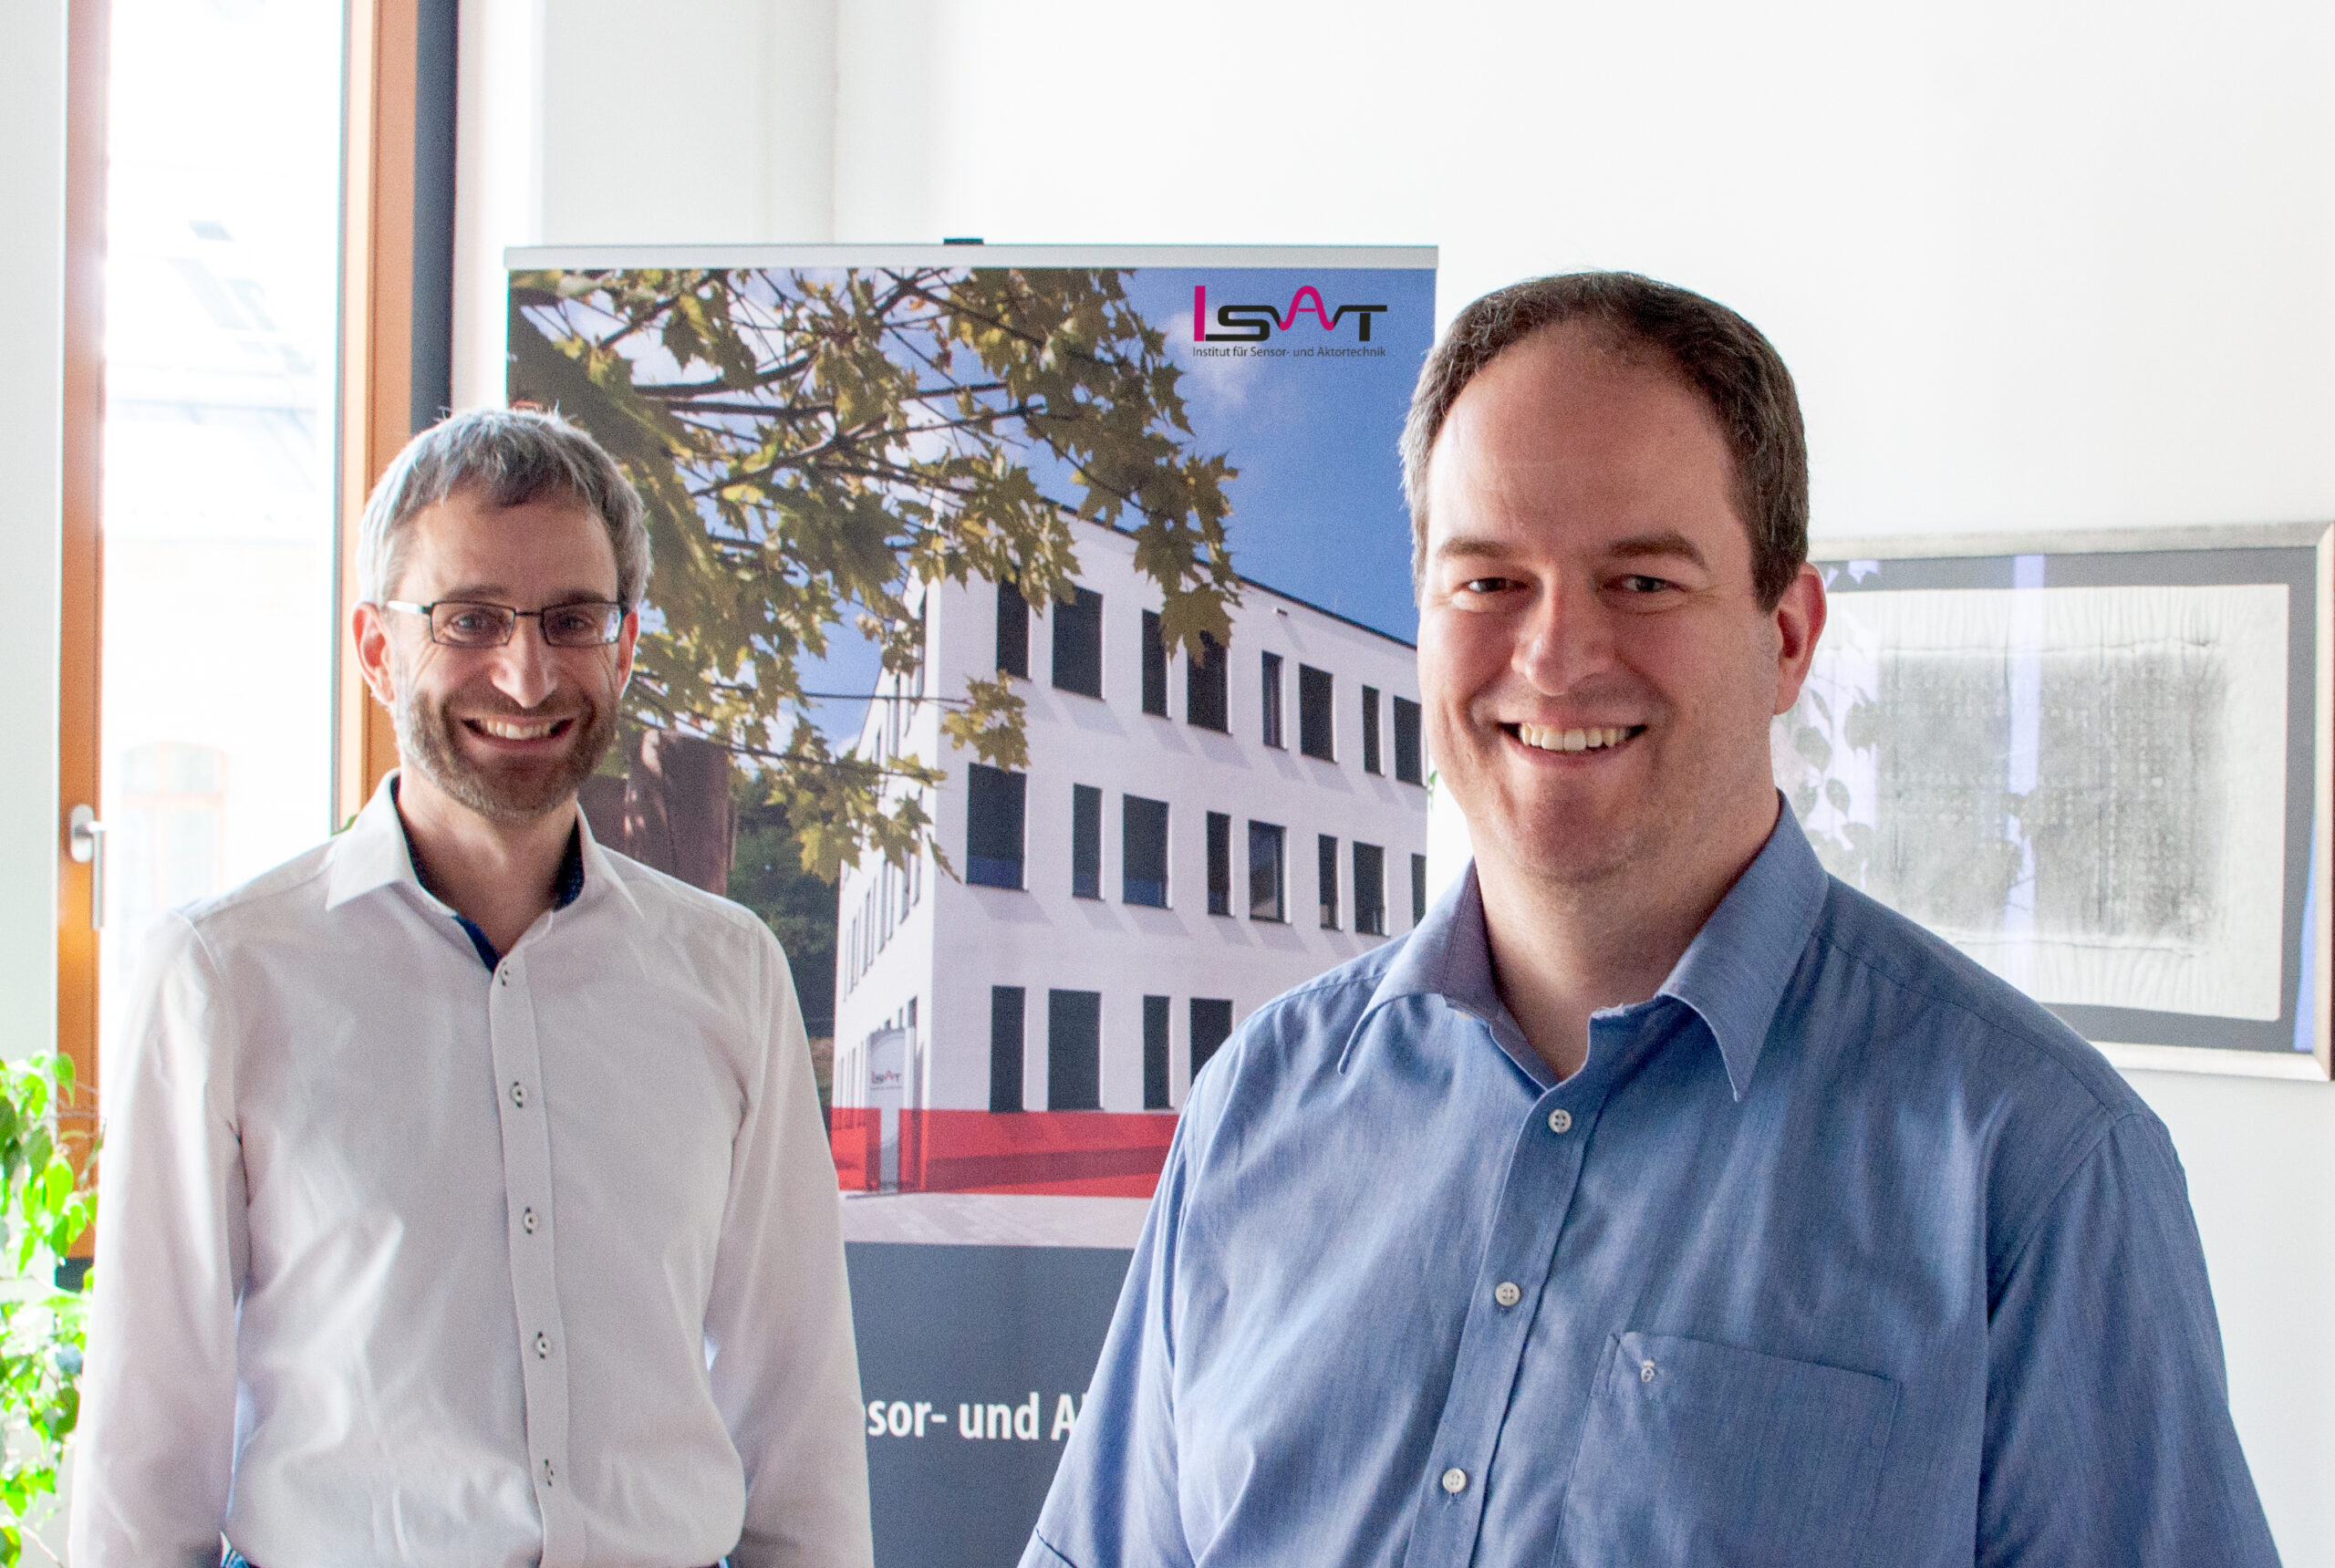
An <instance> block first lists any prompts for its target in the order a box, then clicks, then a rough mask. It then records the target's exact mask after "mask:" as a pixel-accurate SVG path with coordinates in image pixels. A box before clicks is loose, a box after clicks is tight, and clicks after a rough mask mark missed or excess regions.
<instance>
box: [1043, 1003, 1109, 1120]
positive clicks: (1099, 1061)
mask: <svg viewBox="0 0 2335 1568" xmlns="http://www.w3.org/2000/svg"><path fill="white" fill-rule="evenodd" d="M1102 1108H1103V993H1102V992H1099V991H1050V992H1046V1109H1048V1110H1050V1111H1099V1110H1101V1109H1102Z"/></svg>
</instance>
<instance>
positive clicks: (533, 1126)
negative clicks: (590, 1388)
mask: <svg viewBox="0 0 2335 1568" xmlns="http://www.w3.org/2000/svg"><path fill="white" fill-rule="evenodd" d="M531 934H532V933H531ZM529 946H530V943H529V941H528V940H527V939H526V938H522V939H521V940H520V942H519V944H518V946H517V947H515V948H514V949H513V950H512V951H511V952H510V953H509V954H508V955H506V956H505V957H504V959H503V962H502V964H501V966H500V967H499V968H497V969H496V970H495V971H494V975H493V981H492V982H491V983H490V985H489V986H488V988H487V1037H488V1041H489V1048H490V1053H491V1054H492V1055H493V1062H494V1081H495V1085H496V1093H495V1100H496V1108H497V1109H498V1111H499V1112H500V1113H501V1116H502V1123H503V1198H504V1206H505V1209H506V1211H507V1213H508V1215H509V1235H510V1251H511V1303H512V1306H513V1308H514V1310H515V1311H516V1312H517V1314H518V1324H519V1343H520V1347H521V1348H520V1353H519V1362H520V1383H521V1389H522V1396H523V1397H524V1401H525V1407H526V1428H527V1457H528V1468H529V1470H530V1472H531V1475H530V1479H531V1480H533V1481H534V1490H535V1501H536V1504H537V1506H538V1508H539V1510H540V1511H541V1513H542V1516H543V1525H544V1552H543V1559H542V1561H543V1565H544V1568H560V1565H561V1564H565V1563H576V1562H580V1561H581V1560H582V1556H583V1550H584V1531H583V1521H582V1518H581V1515H580V1513H579V1512H578V1511H577V1510H576V1506H575V1503H574V1501H573V1499H572V1497H571V1496H570V1492H569V1484H570V1481H571V1479H572V1478H571V1475H570V1473H569V1466H568V1454H567V1436H568V1433H567V1355H566V1344H567V1334H566V1324H565V1323H564V1322H563V1321H562V1319H561V1315H560V1307H559V1291H558V1283H557V1276H556V1275H555V1272H554V1271H553V1267H552V1262H553V1253H552V1249H553V1245H554V1241H555V1235H556V1232H557V1229H558V1227H557V1226H556V1225H555V1223H554V1220H555V1218H556V1215H555V1210H554V1208H553V1204H552V1189H551V1127H550V1118H549V1116H548V1114H547V1113H548V1110H549V1101H548V1096H547V1095H546V1092H545V1085H544V1075H543V1053H542V1051H541V1049H540V1044H539V1042H538V1040H537V1038H536V1033H535V1008H534V997H533V994H532V993H531V992H530V991H529V989H528V984H527V949H528V947H529Z"/></svg>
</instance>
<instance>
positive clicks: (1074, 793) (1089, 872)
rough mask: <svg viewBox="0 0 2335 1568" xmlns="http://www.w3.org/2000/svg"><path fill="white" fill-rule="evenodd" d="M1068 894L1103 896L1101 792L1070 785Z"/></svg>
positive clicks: (1086, 896)
mask: <svg viewBox="0 0 2335 1568" xmlns="http://www.w3.org/2000/svg"><path fill="white" fill-rule="evenodd" d="M1070 896H1071V897H1072V898H1101V897H1102V896H1103V792H1102V791H1101V790H1099V789H1094V788H1091V787H1089V786H1088V785H1086V784H1073V785H1071V786H1070Z"/></svg>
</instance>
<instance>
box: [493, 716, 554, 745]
mask: <svg viewBox="0 0 2335 1568" xmlns="http://www.w3.org/2000/svg"><path fill="white" fill-rule="evenodd" d="M471 722H472V723H473V724H476V725H477V726H478V727H479V728H480V729H482V730H484V731H485V732H487V733H488V734H490V735H493V737H494V738H495V739H496V740H498V741H540V740H542V739H543V738H544V737H545V736H546V735H548V734H550V733H551V732H552V731H554V730H555V729H557V728H558V727H559V721H557V720H556V719H554V720H549V721H547V722H544V723H540V724H514V723H513V722H511V721H510V720H508V719H473V720H472V721H471Z"/></svg>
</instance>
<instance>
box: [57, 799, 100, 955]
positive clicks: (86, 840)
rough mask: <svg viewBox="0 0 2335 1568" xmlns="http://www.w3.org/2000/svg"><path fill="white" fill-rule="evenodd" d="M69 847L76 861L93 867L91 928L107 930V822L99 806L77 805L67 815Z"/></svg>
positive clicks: (90, 878)
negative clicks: (99, 818) (103, 820)
mask: <svg viewBox="0 0 2335 1568" xmlns="http://www.w3.org/2000/svg"><path fill="white" fill-rule="evenodd" d="M66 827H67V848H69V849H70V850H71V851H72V855H73V858H74V859H75V860H76V861H78V862H80V863H81V864H83V865H86V866H88V868H89V929H91V930H93V931H96V930H103V929H105V923H106V825H105V824H104V823H102V822H99V820H98V811H97V807H95V806H90V805H77V806H75V807H74V808H73V814H72V815H70V816H68V817H67V818H66Z"/></svg>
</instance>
